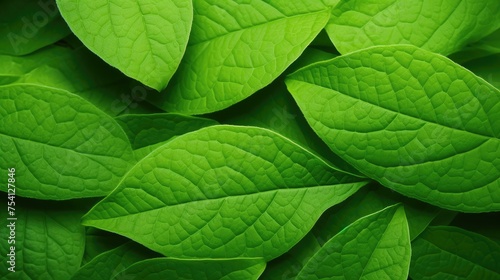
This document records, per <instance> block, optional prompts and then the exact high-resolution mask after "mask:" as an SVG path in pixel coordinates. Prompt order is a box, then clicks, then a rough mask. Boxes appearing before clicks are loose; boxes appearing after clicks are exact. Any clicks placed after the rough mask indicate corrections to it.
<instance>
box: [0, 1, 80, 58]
mask: <svg viewBox="0 0 500 280" xmlns="http://www.w3.org/2000/svg"><path fill="white" fill-rule="evenodd" d="M70 33H71V31H70V30H69V28H68V25H67V24H66V23H65V22H64V20H63V19H62V17H61V15H60V14H59V10H58V9H57V6H56V3H55V1H54V0H17V1H2V4H1V8H0V54H9V55H25V54H29V53H31V52H34V51H36V50H38V49H41V48H43V47H45V46H48V45H50V44H52V43H55V42H57V41H59V40H61V39H62V38H64V37H66V36H68V35H69V34H70Z"/></svg>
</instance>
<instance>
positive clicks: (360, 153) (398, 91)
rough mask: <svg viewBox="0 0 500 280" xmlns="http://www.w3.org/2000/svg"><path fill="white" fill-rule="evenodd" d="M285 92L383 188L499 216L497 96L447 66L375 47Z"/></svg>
mask: <svg viewBox="0 0 500 280" xmlns="http://www.w3.org/2000/svg"><path fill="white" fill-rule="evenodd" d="M287 86H288V88H289V90H290V91H291V92H292V95H293V96H294V98H295V100H296V101H297V103H298V105H299V107H300V108H301V110H302V112H303V113H304V114H305V116H306V119H307V120H308V122H309V124H310V125H311V126H312V127H313V129H314V130H315V132H316V133H317V134H318V135H319V136H320V137H321V138H322V139H323V140H324V141H325V142H326V143H327V144H328V145H329V146H330V148H331V149H332V150H333V151H334V152H335V153H337V154H338V155H340V156H341V157H342V158H343V159H345V160H346V161H347V162H349V163H350V164H352V165H353V166H354V167H356V168H357V169H359V170H360V171H361V172H363V173H364V174H365V175H367V176H369V177H371V178H373V179H375V180H377V181H379V182H380V183H381V184H382V185H384V186H387V187H389V188H392V189H394V190H396V191H398V192H400V193H402V194H404V195H407V196H410V197H414V198H417V199H420V200H423V201H425V202H428V203H431V204H435V205H437V206H440V207H443V208H447V209H451V210H458V211H466V212H487V211H498V210H500V139H499V136H500V115H499V112H500V110H499V109H500V92H499V91H498V89H496V88H494V87H493V86H491V85H490V84H488V83H486V82H485V81H484V80H483V79H481V78H478V77H477V76H475V75H473V74H472V73H471V72H469V71H467V70H466V69H464V68H462V67H460V66H459V65H457V64H455V63H453V62H452V61H450V60H449V59H447V58H445V57H442V56H440V55H437V54H433V53H430V52H428V51H425V50H421V49H418V48H416V47H413V46H386V47H373V48H369V49H365V50H362V51H359V52H355V53H352V54H350V55H346V56H343V57H339V58H335V59H332V60H330V61H326V62H321V63H317V64H314V65H311V66H310V67H306V68H303V69H302V70H299V71H298V72H296V73H294V74H292V75H291V76H289V78H288V80H287Z"/></svg>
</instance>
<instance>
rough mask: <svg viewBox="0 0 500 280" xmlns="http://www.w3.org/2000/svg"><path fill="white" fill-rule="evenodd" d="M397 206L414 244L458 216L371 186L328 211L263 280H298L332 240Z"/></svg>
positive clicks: (270, 265)
mask: <svg viewBox="0 0 500 280" xmlns="http://www.w3.org/2000/svg"><path fill="white" fill-rule="evenodd" d="M396 203H402V204H403V206H404V208H405V213H406V217H407V220H408V227H409V233H410V240H413V239H415V238H416V237H417V236H418V235H419V234H420V233H421V232H422V231H424V230H425V228H427V226H428V225H429V224H430V223H431V222H434V220H435V219H436V218H442V219H443V220H444V221H445V222H446V220H445V218H447V219H448V220H449V219H451V218H453V217H454V216H455V213H454V212H451V211H447V210H444V209H439V208H437V207H434V206H431V205H428V204H425V203H423V202H420V201H418V200H414V199H410V198H406V197H403V196H402V195H399V194H398V193H396V192H394V191H392V190H389V189H387V188H383V187H382V186H380V185H378V184H370V185H368V186H366V187H363V188H362V189H360V190H359V191H357V192H356V193H355V194H354V195H352V196H351V197H349V198H348V199H346V200H345V201H344V202H342V203H340V204H338V205H335V206H334V207H332V208H330V209H328V210H327V211H325V213H323V215H321V217H320V219H319V220H318V222H317V223H316V224H315V225H314V227H313V228H312V229H311V231H310V232H309V233H308V234H307V235H306V236H305V237H304V238H303V239H302V240H300V242H299V243H298V244H297V245H295V246H294V247H293V248H292V249H291V250H290V251H288V252H287V253H285V254H284V255H283V256H281V257H279V258H278V259H275V260H273V261H271V262H270V263H268V265H267V267H266V271H265V272H264V274H263V275H262V277H263V278H262V279H269V280H272V279H283V280H285V279H290V280H291V279H295V277H296V276H297V274H298V273H299V272H300V270H301V269H302V268H303V267H304V265H305V264H306V263H307V262H308V261H309V260H310V259H311V258H312V257H313V255H314V254H315V253H316V252H318V251H319V250H320V249H321V248H322V246H323V245H324V244H325V243H326V242H327V241H328V240H329V239H331V238H332V237H333V236H335V235H336V234H338V233H339V232H340V231H342V230H343V229H344V228H345V227H347V226H348V225H349V224H351V223H353V222H354V221H356V220H358V219H360V218H362V217H364V216H366V215H369V214H371V213H374V212H377V211H380V210H382V209H384V208H385V207H388V206H390V205H394V204H396Z"/></svg>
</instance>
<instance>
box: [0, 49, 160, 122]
mask: <svg viewBox="0 0 500 280" xmlns="http://www.w3.org/2000/svg"><path fill="white" fill-rule="evenodd" d="M0 75H1V76H3V77H9V78H10V79H9V80H7V79H4V82H3V84H8V83H30V84H38V85H44V86H49V87H55V88H59V89H65V90H67V91H69V92H72V93H74V94H77V95H79V96H81V97H83V98H85V99H86V100H88V101H90V102H92V103H93V104H94V105H96V106H97V107H98V108H99V109H101V110H103V111H104V112H106V113H108V114H109V115H112V116H116V115H118V114H120V113H123V112H125V113H131V112H135V111H139V110H140V109H141V108H144V107H146V108H148V109H150V108H151V107H152V106H151V105H149V106H145V102H144V101H143V100H144V99H145V97H146V95H147V94H151V92H150V91H148V90H146V89H145V87H144V86H143V85H139V83H138V82H135V81H133V80H131V79H129V78H127V77H125V76H124V75H123V74H122V73H120V71H118V70H116V69H114V68H113V67H111V66H109V65H107V64H106V63H104V62H103V61H102V60H101V59H99V57H97V56H96V55H94V54H93V53H91V52H90V51H89V50H87V49H86V48H85V47H84V46H82V45H81V43H80V44H79V45H77V46H76V47H75V48H74V49H72V48H65V47H61V46H51V47H47V48H44V49H43V50H40V51H37V52H35V53H33V54H30V55H27V56H23V57H15V56H7V55H0ZM0 84H2V83H0ZM130 107H132V108H130ZM143 111H144V110H143Z"/></svg>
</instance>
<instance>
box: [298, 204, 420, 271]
mask: <svg viewBox="0 0 500 280" xmlns="http://www.w3.org/2000/svg"><path fill="white" fill-rule="evenodd" d="M410 255H411V246H410V234H409V231H408V223H407V222H406V217H405V212H404V208H403V207H402V206H391V207H388V208H385V209H383V210H381V211H379V212H376V213H374V214H371V215H368V216H366V217H363V218H361V219H359V220H357V221H355V222H354V223H352V224H351V225H349V226H348V227H347V228H345V229H344V230H343V231H341V232H340V233H338V234H337V235H336V236H334V237H333V238H332V239H330V240H328V242H326V243H325V245H324V246H323V247H322V248H321V249H320V250H319V251H318V252H317V253H316V254H315V255H314V256H313V257H312V258H311V259H310V260H309V262H308V263H307V264H306V265H305V267H304V268H303V269H302V271H301V272H300V273H299V275H298V276H297V280H301V279H308V280H313V279H325V280H326V279H328V280H332V279H402V280H404V279H407V277H408V270H409V267H410Z"/></svg>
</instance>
